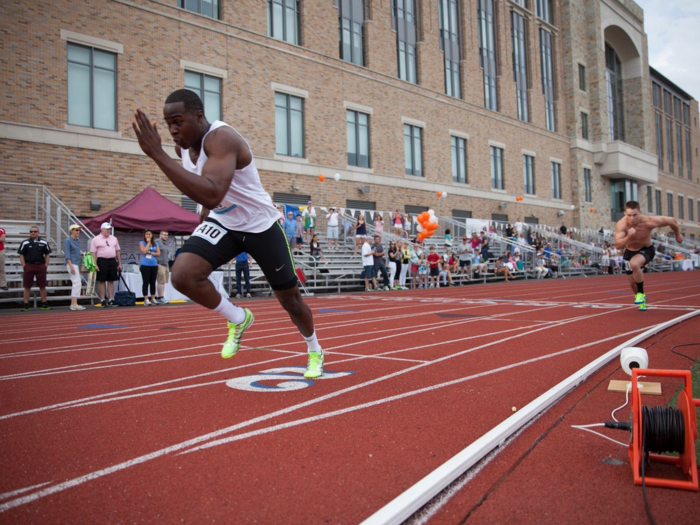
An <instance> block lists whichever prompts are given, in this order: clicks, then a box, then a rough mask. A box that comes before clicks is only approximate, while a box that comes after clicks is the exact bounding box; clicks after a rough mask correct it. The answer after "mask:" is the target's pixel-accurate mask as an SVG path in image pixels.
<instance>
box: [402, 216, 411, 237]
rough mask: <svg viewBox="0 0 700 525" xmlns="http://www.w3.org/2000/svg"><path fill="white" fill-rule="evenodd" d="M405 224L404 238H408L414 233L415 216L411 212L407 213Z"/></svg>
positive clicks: (404, 219)
mask: <svg viewBox="0 0 700 525" xmlns="http://www.w3.org/2000/svg"><path fill="white" fill-rule="evenodd" d="M403 224H404V238H405V239H406V240H408V238H409V237H410V236H411V235H413V218H412V217H411V214H410V213H409V212H406V215H405V216H404V218H403Z"/></svg>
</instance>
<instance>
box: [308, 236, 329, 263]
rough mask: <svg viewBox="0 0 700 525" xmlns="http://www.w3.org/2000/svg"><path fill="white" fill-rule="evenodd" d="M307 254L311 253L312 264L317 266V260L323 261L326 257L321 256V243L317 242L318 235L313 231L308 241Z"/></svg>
mask: <svg viewBox="0 0 700 525" xmlns="http://www.w3.org/2000/svg"><path fill="white" fill-rule="evenodd" d="M309 255H311V260H312V261H313V262H312V263H311V265H312V266H318V262H319V261H325V260H326V258H325V257H324V256H323V250H322V249H321V243H319V242H318V235H316V234H315V233H314V235H313V237H311V242H309Z"/></svg>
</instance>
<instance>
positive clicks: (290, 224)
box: [282, 211, 297, 254]
mask: <svg viewBox="0 0 700 525" xmlns="http://www.w3.org/2000/svg"><path fill="white" fill-rule="evenodd" d="M282 229H283V230H284V234H285V235H286V236H287V242H288V243H289V249H290V250H292V253H293V254H296V253H297V221H295V220H294V213H293V212H291V211H290V212H287V218H286V219H284V222H283V223H282Z"/></svg>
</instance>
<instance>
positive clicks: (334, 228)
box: [326, 207, 340, 251]
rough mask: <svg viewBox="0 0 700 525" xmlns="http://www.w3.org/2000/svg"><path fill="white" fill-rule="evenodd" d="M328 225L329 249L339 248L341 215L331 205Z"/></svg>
mask: <svg viewBox="0 0 700 525" xmlns="http://www.w3.org/2000/svg"><path fill="white" fill-rule="evenodd" d="M326 222H327V225H328V232H327V240H328V250H329V251H330V250H336V251H337V250H338V230H339V229H340V224H339V215H338V212H337V211H335V208H333V207H331V208H330V209H329V210H328V214H327V215H326Z"/></svg>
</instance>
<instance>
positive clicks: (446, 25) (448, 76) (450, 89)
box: [438, 0, 462, 98]
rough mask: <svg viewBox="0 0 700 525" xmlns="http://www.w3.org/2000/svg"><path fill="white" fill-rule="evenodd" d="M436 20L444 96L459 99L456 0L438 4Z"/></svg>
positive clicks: (458, 35)
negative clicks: (442, 60)
mask: <svg viewBox="0 0 700 525" xmlns="http://www.w3.org/2000/svg"><path fill="white" fill-rule="evenodd" d="M438 19H439V22H440V50H441V51H442V52H443V55H444V60H445V94H446V95H448V96H450V97H455V98H461V96H462V92H461V89H460V74H459V73H460V72H459V60H460V53H459V40H460V31H459V9H458V6H457V0H441V1H440V2H438Z"/></svg>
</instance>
